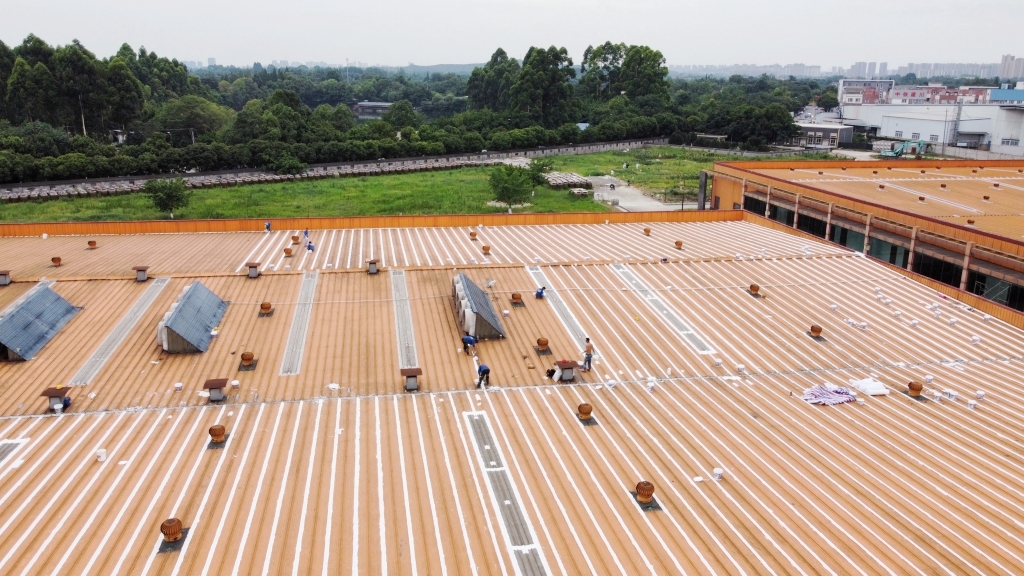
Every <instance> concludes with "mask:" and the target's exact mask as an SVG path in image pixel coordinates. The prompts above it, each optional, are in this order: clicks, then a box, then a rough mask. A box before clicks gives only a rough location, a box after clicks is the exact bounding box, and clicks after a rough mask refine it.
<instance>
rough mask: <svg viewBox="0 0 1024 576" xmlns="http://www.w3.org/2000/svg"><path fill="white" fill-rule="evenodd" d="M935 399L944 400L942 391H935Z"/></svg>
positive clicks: (937, 400)
mask: <svg viewBox="0 0 1024 576" xmlns="http://www.w3.org/2000/svg"><path fill="white" fill-rule="evenodd" d="M935 401H936V402H942V392H936V393H935Z"/></svg>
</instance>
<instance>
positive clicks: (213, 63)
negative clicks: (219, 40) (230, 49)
mask: <svg viewBox="0 0 1024 576" xmlns="http://www.w3.org/2000/svg"><path fill="white" fill-rule="evenodd" d="M206 62H207V65H208V66H216V65H217V59H216V58H207V59H206Z"/></svg>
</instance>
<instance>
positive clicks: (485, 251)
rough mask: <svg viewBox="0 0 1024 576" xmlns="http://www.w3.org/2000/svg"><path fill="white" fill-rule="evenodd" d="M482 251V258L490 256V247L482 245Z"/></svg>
mask: <svg viewBox="0 0 1024 576" xmlns="http://www.w3.org/2000/svg"><path fill="white" fill-rule="evenodd" d="M482 249H483V252H484V256H490V254H491V247H490V246H487V245H484V246H483V247H482Z"/></svg>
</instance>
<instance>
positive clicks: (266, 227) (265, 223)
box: [263, 222, 270, 232]
mask: <svg viewBox="0 0 1024 576" xmlns="http://www.w3.org/2000/svg"><path fill="white" fill-rule="evenodd" d="M263 228H264V229H265V231H267V232H270V222H264V223H263Z"/></svg>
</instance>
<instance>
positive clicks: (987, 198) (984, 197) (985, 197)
mask: <svg viewBox="0 0 1024 576" xmlns="http://www.w3.org/2000/svg"><path fill="white" fill-rule="evenodd" d="M989 198H991V196H982V197H981V199H982V200H984V201H985V202H988V201H989Z"/></svg>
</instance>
